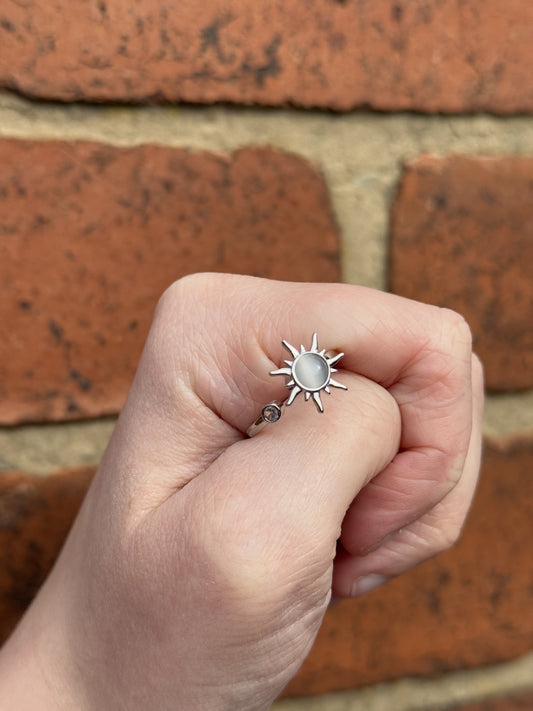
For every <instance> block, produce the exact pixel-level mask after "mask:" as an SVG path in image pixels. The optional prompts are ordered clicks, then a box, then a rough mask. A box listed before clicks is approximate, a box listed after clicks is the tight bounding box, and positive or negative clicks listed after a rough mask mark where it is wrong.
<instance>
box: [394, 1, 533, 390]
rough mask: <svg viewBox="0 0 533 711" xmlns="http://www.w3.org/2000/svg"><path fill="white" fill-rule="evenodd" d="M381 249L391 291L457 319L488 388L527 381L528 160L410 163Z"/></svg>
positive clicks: (532, 241)
mask: <svg viewBox="0 0 533 711" xmlns="http://www.w3.org/2000/svg"><path fill="white" fill-rule="evenodd" d="M532 7H533V5H532ZM532 46H533V45H532ZM390 254H391V259H390V285H391V288H392V290H393V291H395V292H396V293H398V294H402V295H404V296H408V297H410V298H412V299H418V300H420V301H428V302H430V303H435V304H439V305H441V306H447V307H449V308H452V309H455V310H457V311H459V312H460V313H462V314H463V315H464V316H465V317H466V319H467V320H468V322H469V324H470V326H471V328H472V331H473V335H474V347H475V349H476V351H477V352H478V353H479V355H480V356H481V358H482V360H483V363H484V366H485V373H486V379H487V385H488V387H489V388H492V389H494V390H512V389H521V388H527V387H532V386H533V328H532V324H533V158H529V157H510V156H502V157H490V158H489V157H472V156H451V157H447V158H438V157H433V156H422V157H420V158H417V159H416V160H414V161H413V162H411V163H410V164H409V165H408V166H407V167H406V169H405V172H404V175H403V178H402V181H401V185H400V189H399V192H398V196H397V198H396V202H395V204H394V207H393V211H392V227H391V245H390Z"/></svg>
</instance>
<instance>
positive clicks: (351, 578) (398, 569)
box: [333, 356, 483, 596]
mask: <svg viewBox="0 0 533 711" xmlns="http://www.w3.org/2000/svg"><path fill="white" fill-rule="evenodd" d="M472 383H473V388H472V391H473V413H472V414H473V419H472V434H471V439H470V444H469V447H468V454H467V457H466V460H465V466H464V471H463V472H462V475H461V477H460V479H459V481H458V483H457V485H456V486H455V487H454V489H453V490H452V491H451V492H450V493H449V494H448V495H447V496H446V497H444V498H443V499H442V501H440V502H439V503H438V504H436V505H435V506H434V507H433V508H432V509H431V510H430V511H428V512H427V513H426V514H425V515H423V516H422V517H421V518H420V519H419V520H417V521H415V522H414V523H411V524H410V525H408V526H406V527H405V528H402V529H401V530H400V531H398V532H396V533H395V534H393V535H392V536H391V537H390V538H389V539H388V540H387V541H385V542H384V543H383V544H382V545H381V546H380V547H379V548H377V549H376V550H375V551H373V552H371V553H370V554H368V555H366V556H364V555H354V554H351V553H350V552H349V551H347V550H343V551H342V552H341V553H340V554H339V556H338V557H337V559H336V561H335V568H334V576H333V592H334V594H335V595H337V596H354V595H360V594H362V593H364V592H367V591H368V590H370V589H372V588H373V587H376V586H377V585H379V584H382V583H383V582H385V581H386V580H388V579H389V578H391V577H394V576H397V575H400V574H401V573H403V572H405V571H407V570H409V569H410V568H412V567H414V566H416V565H418V564H419V563H421V562H422V561H424V560H426V559H427V558H430V557H432V556H434V555H436V554H437V553H440V552H441V551H443V550H446V549H447V548H449V547H450V546H452V545H453V544H454V543H455V542H456V541H457V539H458V537H459V535H460V532H461V529H462V526H463V524H464V521H465V519H466V515H467V513H468V509H469V507H470V505H471V502H472V499H473V496H474V491H475V488H476V484H477V481H478V475H479V467H480V459H481V422H482V414H483V372H482V367H481V364H480V361H479V359H478V358H477V357H476V356H474V357H473V359H472Z"/></svg>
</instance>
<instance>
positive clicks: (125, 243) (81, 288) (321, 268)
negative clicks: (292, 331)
mask: <svg viewBox="0 0 533 711" xmlns="http://www.w3.org/2000/svg"><path fill="white" fill-rule="evenodd" d="M303 244H305V249H302V245H303ZM296 254H297V258H296V257H295V255H296ZM196 271H222V272H238V273H248V274H255V275H259V276H264V277H272V278H277V279H288V280H293V281H337V280H338V279H339V277H340V269H339V251H338V229H337V227H336V224H335V221H334V218H333V215H332V212H331V206H330V203H329V198H328V194H327V189H326V186H325V183H324V181H323V179H322V177H321V175H320V174H319V173H318V172H317V170H316V169H315V168H313V167H312V166H311V165H310V164H309V163H307V162H306V161H305V160H303V159H301V158H298V157H296V156H293V155H289V154H285V153H282V152H280V151H275V150H271V149H268V148H246V149H242V150H240V151H237V152H236V153H235V154H233V155H232V156H226V155H216V154H210V153H194V154H193V153H190V152H187V151H184V150H176V149H171V148H163V147H157V146H139V147H136V148H129V149H121V148H114V147H111V146H106V145H101V144H92V143H74V144H70V143H63V142H23V141H0V323H1V324H2V338H1V339H0V423H3V424H14V423H19V422H24V421H38V420H55V419H79V418H83V417H89V416H95V415H103V414H108V413H115V412H117V411H118V410H119V409H120V407H121V406H122V404H123V402H124V399H125V396H126V394H127V391H128V388H129V385H130V382H131V379H132V377H133V374H134V371H135V368H136V364H137V360H138V357H139V354H140V352H141V349H142V345H143V342H144V340H145V337H146V333H147V330H148V327H149V324H150V321H151V317H152V312H153V309H154V306H155V303H156V301H157V299H158V297H159V296H160V294H161V293H162V292H163V291H164V289H165V288H166V287H167V286H168V285H169V284H170V283H171V282H172V281H173V280H175V279H177V278H178V277H180V276H183V275H184V274H187V273H190V272H196Z"/></svg>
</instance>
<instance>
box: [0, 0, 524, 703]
mask: <svg viewBox="0 0 533 711" xmlns="http://www.w3.org/2000/svg"><path fill="white" fill-rule="evenodd" d="M532 62H533V5H532V4H531V3H528V2H523V1H521V0H507V2H506V3H504V4H502V3H500V2H498V1H497V0H469V1H468V2H456V1H455V0H454V1H452V0H410V1H409V2H406V1H405V0H397V1H395V2H392V1H389V0H378V1H376V0H358V2H356V1H355V0H310V1H309V0H306V1H304V0H295V1H294V2H292V3H285V2H281V0H279V1H274V2H272V1H270V0H254V2H246V1H245V0H226V1H225V2H222V1H221V0H204V2H203V3H202V5H201V8H200V6H199V5H198V4H197V3H194V2H189V1H187V2H181V3H171V2H166V1H165V0H139V2H137V3H135V4H134V5H132V4H131V3H128V2H125V1H123V0H108V1H107V2H106V1H105V0H101V1H97V0H90V1H89V2H82V0H69V2H66V1H62V0H58V2H55V3H53V5H50V4H46V3H40V4H37V5H34V4H32V3H30V4H21V3H17V2H14V1H12V0H4V1H3V2H2V3H1V4H0V87H1V88H0V336H1V338H0V640H1V639H4V638H5V637H6V636H7V634H8V633H9V630H10V629H11V628H12V626H13V625H14V624H15V622H16V620H17V619H18V617H19V616H20V614H21V613H22V611H23V610H24V608H25V606H26V605H27V604H28V603H29V601H30V600H31V598H32V596H33V595H34V594H35V591H36V589H37V588H38V586H39V584H40V582H41V581H42V579H43V578H44V576H45V575H46V572H47V570H48V569H49V567H50V565H51V564H52V562H53V560H54V557H55V556H56V554H57V551H58V549H59V547H60V545H61V542H62V540H63V539H64V537H65V534H66V531H67V530H68V527H69V525H70V523H71V521H72V519H73V517H74V516H75V512H76V510H77V507H78V506H79V502H80V500H81V498H82V497H83V494H84V491H85V490H86V487H87V485H88V483H89V482H90V479H91V476H92V474H93V472H94V468H95V466H96V464H97V463H98V460H99V458H100V456H101V453H102V451H103V449H104V448H105V444H106V442H107V440H108V438H109V435H110V432H111V430H112V428H113V423H114V418H115V417H116V414H117V413H118V412H119V410H120V407H121V405H122V403H123V401H124V398H125V394H126V392H127V389H128V386H129V383H130V381H131V378H132V375H133V372H134V370H135V366H136V362H137V358H138V355H139V353H140V349H141V347H142V343H143V340H144V338H145V335H146V332H147V329H148V326H149V322H150V317H151V312H152V309H153V307H154V304H155V302H156V300H157V298H158V296H159V294H160V293H161V291H162V290H163V289H164V288H165V286H166V285H167V284H168V283H170V282H171V281H172V280H174V279H176V278H178V277H180V276H182V275H184V274H186V273H189V272H193V271H200V270H218V271H233V272H240V273H249V274H257V275H261V276H267V277H273V278H278V279H294V280H312V281H334V280H340V279H342V280H344V281H347V282H353V283H359V284H365V285H368V286H372V287H377V288H382V289H390V290H392V291H395V292H397V293H400V294H403V295H406V296H409V297H411V298H416V299H421V300H426V301H431V302H434V303H438V304H441V305H445V306H450V307H452V308H455V309H457V310H459V311H461V312H463V313H464V314H465V316H466V317H467V318H468V320H469V321H470V323H471V326H472V328H473V331H474V338H475V344H476V349H477V350H478V352H479V353H480V354H481V356H482V358H483V361H484V364H485V368H486V374H487V388H488V395H487V408H486V417H485V424H484V430H485V439H486V445H485V457H484V464H483V476H482V481H481V485H480V488H479V491H478V495H477V498H476V501H475V504H474V507H473V511H472V514H471V516H470V518H469V520H468V523H467V525H466V527H465V531H464V535H463V538H462V540H461V541H460V543H459V544H458V545H457V546H456V548H455V549H454V550H452V551H450V552H448V553H446V554H445V555H443V556H440V557H438V558H437V559H435V560H433V561H430V562H428V563H426V564H424V565H422V566H420V567H419V568H418V569H417V570H415V571H413V572H412V573H410V574H409V575H407V576H404V577H402V578H401V579H398V580H395V581H393V582H391V583H389V584H388V585H387V586H385V587H384V588H383V589H379V590H376V591H375V592H373V593H371V594H369V595H367V596H366V597H364V598H363V599H361V600H357V601H345V602H342V603H340V604H339V605H337V606H336V607H334V608H333V609H331V610H330V611H329V612H328V615H327V617H326V620H325V623H324V626H323V629H322V631H321V633H320V635H319V638H318V640H317V642H316V644H315V647H314V649H313V651H312V652H311V655H310V657H309V659H308V660H307V662H306V663H305V665H304V667H303V668H302V670H301V672H300V674H299V675H298V677H297V678H296V679H295V680H294V682H293V683H292V684H291V686H290V687H289V689H288V690H287V691H288V695H289V696H291V697H294V698H291V699H285V700H283V701H280V702H279V709H280V711H281V709H285V710H286V711H288V710H289V709H296V708H306V709H308V708H309V709H328V710H329V711H336V710H339V711H340V710H341V709H343V710H345V709H353V710H358V709H365V710H368V709H371V710H372V711H373V710H376V711H378V710H379V709H383V710H387V711H389V710H390V711H402V709H405V710H406V711H409V710H411V711H414V709H433V708H441V709H442V708H447V709H448V708H449V709H452V708H453V709H461V710H462V711H467V710H469V711H474V709H476V710H477V709H479V710H481V709H484V710H485V711H488V709H494V710H496V709H498V710H500V711H503V709H519V708H520V709H521V708H524V709H529V708H533V652H532V651H531V650H532V648H533V565H532V563H531V561H532V560H533V555H532V552H533V551H532V544H531V538H532V537H531V534H532V533H533V528H532V523H531V521H532V520H533V479H532V472H533V328H532V321H533V319H532V316H533V119H532V118H531V114H532V112H533V79H532V72H531V65H532ZM302 245H305V250H304V251H305V258H304V259H294V254H295V252H296V250H297V251H298V254H301V253H302V250H301V246H302ZM298 697H304V699H303V700H299V699H298Z"/></svg>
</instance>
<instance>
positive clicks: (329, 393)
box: [324, 385, 331, 395]
mask: <svg viewBox="0 0 533 711" xmlns="http://www.w3.org/2000/svg"><path fill="white" fill-rule="evenodd" d="M324 390H325V391H326V392H327V394H328V395H331V390H330V389H329V385H326V387H325V388H324Z"/></svg>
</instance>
